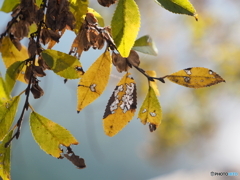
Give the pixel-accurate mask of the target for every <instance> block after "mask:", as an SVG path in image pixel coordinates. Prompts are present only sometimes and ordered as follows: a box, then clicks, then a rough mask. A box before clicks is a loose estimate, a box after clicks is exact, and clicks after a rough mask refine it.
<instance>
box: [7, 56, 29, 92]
mask: <svg viewBox="0 0 240 180" xmlns="http://www.w3.org/2000/svg"><path fill="white" fill-rule="evenodd" d="M24 65H25V62H24V61H17V62H15V63H13V64H12V65H11V66H10V67H9V68H7V72H6V74H5V80H6V85H7V90H8V92H11V91H12V89H13V87H14V85H15V83H16V80H17V79H18V78H19V77H20V76H23V74H24V71H23V70H22V69H23V67H24Z"/></svg>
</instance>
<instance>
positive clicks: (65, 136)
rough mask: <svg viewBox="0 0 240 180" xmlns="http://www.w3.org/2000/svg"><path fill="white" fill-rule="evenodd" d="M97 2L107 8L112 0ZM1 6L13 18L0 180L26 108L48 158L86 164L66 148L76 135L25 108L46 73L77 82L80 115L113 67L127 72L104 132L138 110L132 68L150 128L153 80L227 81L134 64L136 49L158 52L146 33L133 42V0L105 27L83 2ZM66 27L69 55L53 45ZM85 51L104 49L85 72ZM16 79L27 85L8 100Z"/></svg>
mask: <svg viewBox="0 0 240 180" xmlns="http://www.w3.org/2000/svg"><path fill="white" fill-rule="evenodd" d="M98 2H99V4H100V5H102V6H105V7H109V6H110V5H112V4H114V3H116V0H98ZM157 2H158V3H159V4H160V5H161V6H162V7H164V8H165V9H167V10H169V11H171V12H174V13H180V14H187V15H191V16H194V17H195V18H196V19H197V14H196V11H195V9H194V8H193V6H192V4H191V3H190V2H189V1H188V0H184V1H180V0H158V1H157ZM1 10H2V11H5V12H9V11H11V10H12V14H11V15H12V19H11V20H10V21H9V23H8V24H7V27H6V30H5V31H4V32H3V33H2V34H1V35H0V50H1V53H2V58H3V61H4V64H5V66H6V68H7V71H6V75H5V79H4V78H3V77H2V76H1V77H0V83H1V86H0V106H1V110H0V125H1V126H0V140H1V141H2V143H1V144H0V155H2V156H0V157H1V159H0V165H1V166H2V168H0V176H1V177H2V178H3V179H4V180H5V179H10V173H9V171H10V144H11V142H12V140H13V139H14V138H16V139H18V138H19V137H20V132H21V126H22V122H23V119H24V115H25V112H26V111H28V110H29V109H30V110H31V113H30V117H29V119H30V120H29V121H30V128H31V131H32V135H33V137H34V139H35V141H36V142H37V143H38V144H39V146H40V148H41V149H42V150H44V151H45V152H46V153H48V154H50V155H52V156H53V157H56V158H60V159H62V158H66V159H68V160H70V161H71V162H72V163H73V164H74V165H75V166H77V167H78V168H84V167H86V165H85V162H84V159H82V158H80V157H79V156H77V155H75V153H74V152H73V150H72V149H71V145H77V144H78V143H79V142H78V141H77V140H76V139H75V137H73V135H72V134H71V133H70V132H69V131H68V130H66V129H65V128H64V127H62V126H60V125H59V124H57V123H55V122H53V121H52V120H50V119H48V118H46V117H44V116H42V115H40V114H38V113H37V112H36V111H35V110H34V108H33V107H32V106H31V105H30V102H29V97H30V95H31V94H32V96H33V97H34V98H35V99H38V98H41V97H42V96H43V95H44V90H43V89H42V88H41V86H40V83H41V81H40V79H39V78H42V77H45V76H46V72H45V71H47V70H51V71H53V72H54V73H55V74H57V75H59V76H61V77H63V78H64V82H65V83H66V82H67V80H68V79H79V83H78V85H76V86H77V89H76V91H77V112H78V113H79V112H80V111H82V110H83V109H84V108H85V107H86V106H88V105H89V104H91V103H92V102H93V101H95V100H96V99H97V98H98V97H100V96H101V94H102V93H103V92H104V90H105V89H106V87H107V84H108V80H109V76H110V74H111V69H112V65H114V66H115V67H116V69H117V71H118V72H120V73H122V72H126V73H125V75H123V77H122V79H121V80H120V81H119V82H118V83H117V84H116V88H115V89H114V90H113V93H112V95H111V96H110V98H109V101H108V103H107V105H106V109H105V112H104V115H103V128H104V132H105V134H106V135H108V136H114V135H116V134H117V133H118V132H119V131H121V130H122V129H123V128H124V127H125V126H126V125H127V124H128V122H130V121H131V120H132V118H133V117H134V114H135V111H136V110H137V85H136V82H135V80H134V78H133V77H132V76H131V73H130V72H129V71H130V69H131V68H135V69H136V70H137V71H139V72H140V73H141V74H143V75H144V76H145V77H146V79H147V82H148V87H149V88H148V89H149V90H148V93H147V95H146V98H145V100H144V102H143V104H142V105H141V107H140V110H139V113H138V118H139V119H140V121H141V122H142V123H143V124H144V125H145V124H148V125H149V129H150V131H151V132H153V131H155V130H156V129H157V128H158V127H159V125H160V123H161V120H162V110H161V105H160V102H159V100H158V97H157V96H158V95H159V90H158V89H157V85H156V83H157V81H160V82H162V83H165V80H166V79H168V80H170V81H172V82H174V83H177V84H180V85H183V86H186V87H189V88H202V87H207V86H211V85H214V84H217V83H220V82H224V81H225V80H224V79H223V78H221V76H220V75H218V74H217V73H215V72H214V71H212V70H210V69H207V68H201V67H193V68H186V69H183V70H180V71H178V72H176V73H173V74H169V75H165V76H162V77H157V75H156V72H155V71H146V70H144V69H143V68H142V67H140V57H139V55H138V52H141V53H145V54H149V55H157V49H156V47H155V44H154V42H153V40H152V39H151V37H150V36H149V35H145V36H142V37H140V38H138V39H136V38H137V36H138V32H139V29H140V12H139V9H138V5H137V4H136V2H135V1H134V0H119V1H118V3H117V6H116V10H115V12H114V14H113V17H112V21H111V26H105V27H103V22H102V19H103V18H102V17H101V16H100V15H99V14H98V13H97V12H96V11H94V10H93V9H91V8H89V7H88V1H87V0H79V1H77V0H69V1H68V0H48V1H47V0H42V1H40V0H39V1H35V0H21V1H19V2H18V1H16V2H15V3H9V1H7V0H5V1H4V3H3V6H2V8H1ZM34 27H35V28H34ZM66 30H70V31H73V32H74V33H75V35H76V37H75V39H74V40H73V43H72V46H71V47H70V48H69V53H68V54H66V53H63V52H60V51H56V50H52V48H53V47H54V45H55V44H56V43H59V42H60V40H61V37H62V35H63V34H64V33H65V31H66ZM23 38H28V39H29V43H28V46H27V47H25V46H24V45H22V44H21V42H20V41H21V40H22V39H23ZM44 45H46V46H44ZM90 48H93V49H95V50H100V49H104V52H103V53H102V54H101V56H100V57H99V58H98V59H97V60H96V61H95V62H94V63H93V64H92V65H91V67H90V68H89V69H88V70H86V71H85V70H84V67H82V65H81V62H80V60H81V55H82V53H83V52H84V51H88V50H89V49H90ZM137 51H138V52H137ZM17 80H19V81H22V82H23V83H26V88H25V89H24V90H23V92H21V93H20V94H19V95H17V96H14V97H12V96H11V93H12V90H13V88H14V85H15V84H16V81H17ZM24 95H25V101H24V105H23V107H22V111H21V115H20V117H18V118H17V122H16V124H15V125H14V126H13V127H12V125H13V122H14V119H15V114H16V111H17V107H18V103H19V100H20V97H21V96H24ZM64 147H65V149H64ZM1 166H0V167H1Z"/></svg>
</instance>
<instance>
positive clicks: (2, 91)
mask: <svg viewBox="0 0 240 180" xmlns="http://www.w3.org/2000/svg"><path fill="white" fill-rule="evenodd" d="M9 99H10V92H9V91H8V90H7V87H6V83H5V81H4V79H3V77H2V74H1V73H0V103H5V102H6V101H7V100H9Z"/></svg>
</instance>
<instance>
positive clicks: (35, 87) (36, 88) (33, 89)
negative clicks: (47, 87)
mask: <svg viewBox="0 0 240 180" xmlns="http://www.w3.org/2000/svg"><path fill="white" fill-rule="evenodd" d="M31 92H32V94H33V97H34V99H38V98H40V97H41V96H43V94H44V91H43V90H42V88H41V87H40V86H39V85H38V82H36V83H35V84H32V87H31Z"/></svg>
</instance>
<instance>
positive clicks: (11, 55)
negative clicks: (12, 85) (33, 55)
mask: <svg viewBox="0 0 240 180" xmlns="http://www.w3.org/2000/svg"><path fill="white" fill-rule="evenodd" d="M1 52H2V59H3V62H4V64H5V66H6V68H8V67H9V66H11V65H12V64H13V63H15V62H17V61H24V60H26V59H28V58H29V56H28V50H27V48H26V47H25V46H23V45H22V49H21V51H18V49H17V48H16V47H15V46H14V45H13V43H12V42H11V40H10V38H9V37H7V36H5V37H4V38H3V40H2V47H1ZM25 70H26V67H23V69H22V71H21V72H20V73H19V76H18V78H17V80H19V81H21V82H24V83H26V82H25V80H24V73H25Z"/></svg>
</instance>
